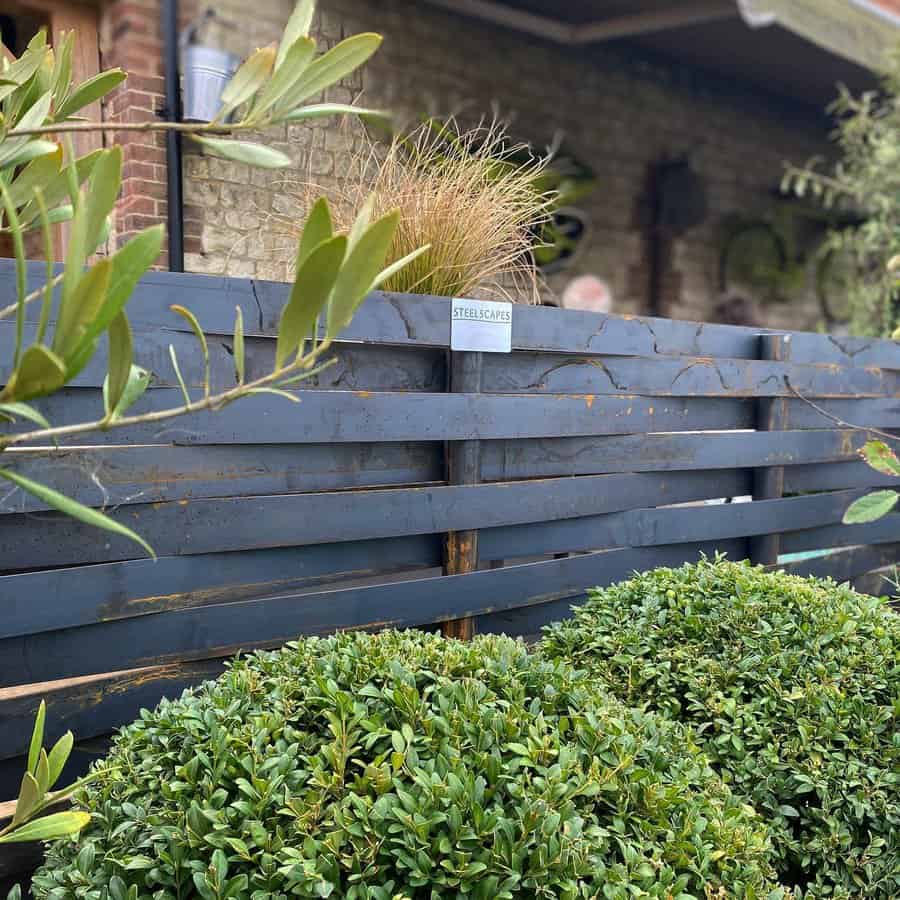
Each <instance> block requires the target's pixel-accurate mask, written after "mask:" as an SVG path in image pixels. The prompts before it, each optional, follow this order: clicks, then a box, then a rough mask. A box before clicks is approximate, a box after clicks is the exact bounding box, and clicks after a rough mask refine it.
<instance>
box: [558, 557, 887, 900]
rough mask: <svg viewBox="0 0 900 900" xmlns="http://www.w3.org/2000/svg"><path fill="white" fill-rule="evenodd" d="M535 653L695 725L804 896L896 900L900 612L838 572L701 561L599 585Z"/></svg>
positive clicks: (788, 879) (785, 879) (783, 873)
mask: <svg viewBox="0 0 900 900" xmlns="http://www.w3.org/2000/svg"><path fill="white" fill-rule="evenodd" d="M542 652H543V653H544V654H545V655H546V656H547V657H548V658H551V659H565V660H567V661H569V662H571V663H572V664H574V665H577V666H583V667H585V668H586V669H588V670H589V671H590V672H591V673H592V674H593V675H594V676H595V677H596V678H597V679H598V681H599V682H600V683H602V684H604V685H605V686H606V687H607V688H608V689H609V690H610V691H612V692H614V693H615V694H616V695H618V696H619V697H620V698H621V699H623V700H624V701H625V702H627V703H632V704H643V705H644V706H645V707H647V708H649V709H653V710H656V711H659V712H661V713H663V714H665V715H666V716H667V717H670V718H672V719H676V720H680V721H681V722H683V723H689V724H690V725H692V726H694V728H695V729H696V733H697V735H698V737H699V738H700V739H701V740H702V741H703V743H704V746H705V747H706V749H707V751H708V752H709V753H710V755H711V757H712V759H713V764H714V767H715V768H716V769H717V770H718V771H719V772H720V773H721V774H722V775H723V776H724V778H725V779H726V781H728V782H729V784H730V785H731V786H732V788H733V789H734V790H735V791H736V792H739V793H741V794H742V795H743V796H745V797H747V798H748V800H749V801H750V802H752V803H753V804H754V805H755V806H756V808H757V810H758V811H759V812H760V814H761V815H763V816H764V817H765V818H766V819H767V820H768V821H769V822H771V824H772V827H773V837H774V840H775V843H776V852H777V867H778V871H779V876H780V878H781V880H782V883H784V884H785V885H787V886H789V887H794V888H795V889H796V891H797V893H798V894H799V895H802V896H804V897H810V898H812V897H816V898H819V897H827V898H845V897H853V898H872V900H875V898H877V900H896V898H898V897H900V727H898V726H900V617H898V616H897V614H896V613H895V612H893V611H892V610H891V608H890V607H889V606H888V605H887V604H886V603H885V602H884V601H882V600H880V599H876V598H874V597H868V596H863V595H861V594H857V593H855V592H854V591H852V590H850V589H849V588H848V587H846V586H839V585H837V584H835V583H834V582H832V581H823V580H817V579H813V578H798V577H794V576H790V575H787V574H785V573H783V572H768V571H765V570H764V569H762V568H758V567H757V568H754V567H751V566H750V565H749V564H738V563H731V562H727V561H725V560H724V559H719V560H716V561H712V560H704V561H702V562H700V563H697V564H696V565H686V566H683V567H681V568H679V569H657V570H655V571H652V572H647V573H645V574H643V575H637V576H635V577H634V578H632V579H631V580H630V581H626V582H624V583H622V584H617V585H614V586H613V587H610V588H607V589H604V590H597V591H594V592H592V594H591V596H590V598H589V600H588V602H587V603H586V605H584V606H583V607H582V608H580V609H579V610H578V611H577V612H576V613H575V616H574V618H573V619H571V620H569V621H566V622H563V623H558V624H556V625H553V626H551V627H549V629H548V630H547V632H546V635H545V637H544V640H543V642H542Z"/></svg>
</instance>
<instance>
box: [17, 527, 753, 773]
mask: <svg viewBox="0 0 900 900" xmlns="http://www.w3.org/2000/svg"><path fill="white" fill-rule="evenodd" d="M718 546H720V547H723V548H725V550H728V551H730V550H735V551H739V545H737V544H736V543H735V542H725V543H722V544H721V545H718ZM709 550H710V548H702V547H701V548H698V547H691V546H687V547H674V548H673V547H666V548H661V549H660V550H659V551H658V556H657V559H658V562H659V565H678V564H679V563H681V562H684V561H688V560H692V559H696V558H698V557H699V554H700V553H701V552H709ZM730 555H732V556H733V558H735V559H737V558H740V553H739V552H735V553H733V554H730ZM607 557H608V559H607V560H606V562H607V565H606V567H605V570H604V571H603V572H602V573H601V574H598V576H597V579H596V582H595V583H596V584H597V585H603V584H607V583H613V582H614V581H616V580H619V579H621V578H627V577H628V576H629V574H630V569H629V568H628V566H629V565H631V559H630V558H629V557H627V556H625V555H619V554H611V555H610V554H607ZM578 602H579V598H578V596H577V594H576V595H573V596H572V597H567V598H564V599H561V600H556V601H550V602H548V603H545V604H539V605H536V606H531V607H528V608H527V609H526V610H520V611H511V612H506V613H491V614H488V615H486V616H481V617H480V618H479V620H478V621H479V630H480V631H483V632H487V631H504V632H506V633H517V634H518V633H522V634H524V633H529V632H525V631H522V632H518V631H515V628H514V627H511V626H514V625H515V624H516V623H517V622H519V623H520V624H521V620H519V619H517V617H516V614H518V615H519V616H521V615H523V614H526V613H527V614H528V615H529V616H530V621H534V620H535V619H536V617H538V616H540V617H542V618H544V619H545V621H546V622H549V621H553V619H560V618H565V617H566V616H568V615H569V609H570V607H571V606H572V605H575V604H577V603H578ZM548 615H549V616H550V618H547V616H548ZM541 624H544V622H543V621H542V622H541ZM537 627H539V626H536V627H534V628H533V631H536V630H537ZM223 667H224V666H223V662H222V660H219V659H212V660H202V661H200V662H182V663H173V664H170V665H168V666H164V667H160V668H157V669H140V670H137V671H128V672H123V673H116V674H113V675H109V676H102V677H100V678H95V679H93V680H91V681H86V682H80V683H76V684H63V685H59V686H53V685H51V686H49V687H47V688H46V689H43V690H41V691H40V692H28V693H22V692H21V689H19V692H18V695H17V696H7V697H4V696H3V693H0V759H7V758H10V757H14V756H17V755H20V754H24V753H25V752H26V750H27V748H28V740H29V738H30V734H31V725H32V723H33V721H34V715H35V713H36V712H37V707H38V704H39V703H40V701H41V699H43V700H44V701H45V702H46V704H47V725H46V731H45V743H48V742H52V741H55V740H56V739H57V738H58V737H59V736H61V735H62V734H63V733H64V732H65V731H67V730H71V731H72V732H73V733H74V734H76V735H78V737H79V739H88V738H93V737H97V736H98V735H103V734H107V733H108V732H110V731H112V730H113V729H115V728H117V727H119V726H121V725H123V724H124V723H126V722H129V721H131V720H132V719H134V718H135V717H136V716H137V714H138V713H139V712H140V710H141V709H144V708H152V707H153V706H154V705H155V704H156V703H157V702H158V701H159V700H160V699H161V698H162V697H170V698H171V697H177V696H179V695H180V693H181V691H182V690H183V689H184V688H186V687H191V686H193V685H196V684H199V683H200V682H202V681H206V680H208V679H209V678H214V677H215V676H216V675H218V674H219V673H220V672H221V671H222V669H223Z"/></svg>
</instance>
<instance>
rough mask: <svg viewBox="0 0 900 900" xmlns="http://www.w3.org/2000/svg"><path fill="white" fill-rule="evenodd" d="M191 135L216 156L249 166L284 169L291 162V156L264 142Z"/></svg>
mask: <svg viewBox="0 0 900 900" xmlns="http://www.w3.org/2000/svg"><path fill="white" fill-rule="evenodd" d="M190 137H191V139H192V140H194V141H196V142H197V143H198V144H200V145H201V146H202V147H205V148H206V149H207V150H209V151H210V153H212V154H213V155H214V156H221V157H222V158H223V159H231V160H234V161H235V162H240V163H246V164H247V165H249V166H258V167H259V168H261V169H283V168H284V167H285V166H289V165H290V164H291V158H290V157H289V156H287V155H285V154H284V153H282V152H281V151H280V150H276V149H275V148H274V147H266V146H265V145H263V144H254V143H252V142H251V141H229V140H225V139H224V138H211V137H202V136H200V135H196V134H193V135H191V136H190Z"/></svg>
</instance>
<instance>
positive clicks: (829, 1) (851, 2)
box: [737, 0, 900, 69]
mask: <svg viewBox="0 0 900 900" xmlns="http://www.w3.org/2000/svg"><path fill="white" fill-rule="evenodd" d="M737 3H738V7H739V8H740V11H741V14H742V16H743V17H744V21H746V22H747V24H748V25H750V26H751V27H761V26H766V25H773V24H776V23H777V24H779V25H781V26H782V27H784V28H788V29H790V30H791V31H793V32H795V33H796V34H799V35H800V36H801V37H804V38H806V39H807V40H808V41H812V42H813V43H814V44H818V45H819V46H820V47H824V48H825V49H826V50H829V51H831V52H832V53H835V54H837V55H838V56H843V57H844V58H845V59H849V60H850V61H851V62H855V63H857V64H858V65H861V66H865V67H866V68H870V69H880V68H882V67H883V66H884V65H885V64H886V63H887V61H888V58H889V56H890V54H891V53H892V52H895V50H896V48H897V46H898V44H900V4H896V3H890V2H887V0H882V2H876V0H737Z"/></svg>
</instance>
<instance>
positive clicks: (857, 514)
mask: <svg viewBox="0 0 900 900" xmlns="http://www.w3.org/2000/svg"><path fill="white" fill-rule="evenodd" d="M860 455H861V456H862V458H863V459H864V460H865V461H866V463H868V465H869V466H870V467H871V468H873V469H874V470H875V471H876V472H880V473H881V474H882V475H900V460H898V459H897V456H896V454H895V453H894V451H893V450H891V448H890V447H888V445H887V444H885V443H884V441H867V442H866V444H865V446H864V447H863V448H862V450H861V451H860ZM898 500H900V494H898V493H897V492H896V491H890V490H888V491H873V492H872V493H871V494H866V496H865V497H860V498H859V500H854V501H853V503H851V504H850V506H848V507H847V511H846V512H845V513H844V524H845V525H861V524H863V523H865V522H874V521H875V520H876V519H882V518H884V516H886V515H887V514H888V513H889V512H890V511H891V510H892V509H893V508H894V507H895V506H896V505H897V501H898Z"/></svg>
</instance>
